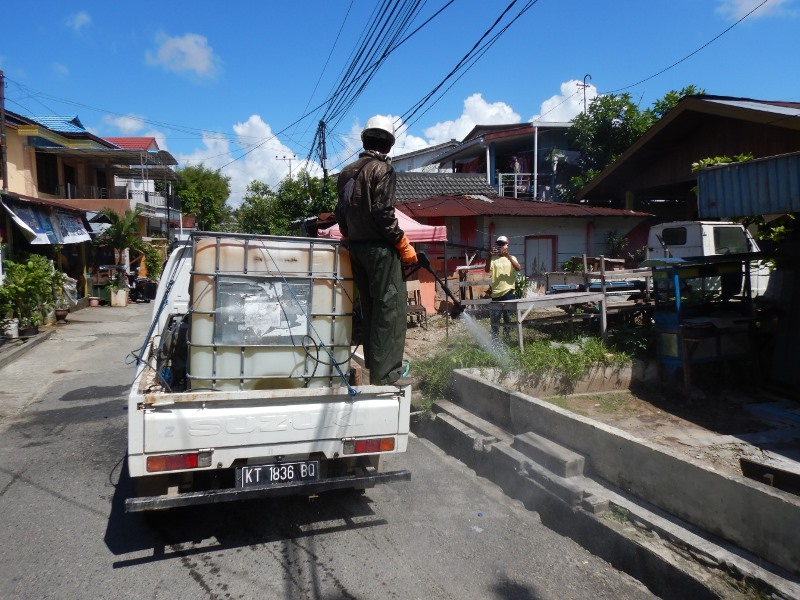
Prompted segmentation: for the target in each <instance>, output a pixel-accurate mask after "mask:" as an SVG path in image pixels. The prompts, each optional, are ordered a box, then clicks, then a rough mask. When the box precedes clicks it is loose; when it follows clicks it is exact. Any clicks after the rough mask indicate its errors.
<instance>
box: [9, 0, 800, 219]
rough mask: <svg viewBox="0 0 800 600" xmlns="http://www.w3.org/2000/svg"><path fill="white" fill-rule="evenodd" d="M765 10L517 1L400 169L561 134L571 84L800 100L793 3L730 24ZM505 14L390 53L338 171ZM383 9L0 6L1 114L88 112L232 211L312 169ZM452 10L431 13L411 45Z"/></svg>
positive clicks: (404, 137)
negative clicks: (418, 159)
mask: <svg viewBox="0 0 800 600" xmlns="http://www.w3.org/2000/svg"><path fill="white" fill-rule="evenodd" d="M762 2H764V0H670V1H669V2H666V1H662V2H656V1H653V0H538V1H534V2H533V3H532V5H531V0H519V1H518V2H516V3H515V4H514V5H513V6H512V7H511V9H510V10H509V11H508V12H507V13H506V15H505V16H504V17H503V18H502V19H501V20H500V23H499V27H504V26H506V25H509V26H508V29H507V30H506V31H505V32H504V33H503V34H502V35H501V36H500V37H499V38H498V39H497V40H496V42H495V43H494V44H492V45H491V47H489V48H488V49H487V50H486V51H485V53H483V54H482V56H481V57H480V58H479V59H478V60H477V61H476V62H474V64H473V65H472V66H471V67H470V68H469V69H468V70H465V71H461V72H459V75H460V77H459V78H458V79H457V80H456V79H451V80H449V81H447V82H446V83H445V84H444V85H443V86H442V88H440V92H439V94H437V95H435V96H433V100H434V101H432V102H428V103H426V104H425V105H424V107H423V108H422V109H421V110H420V111H418V112H417V113H416V114H415V115H414V116H413V118H412V119H410V120H408V121H407V122H406V123H405V125H406V127H404V128H403V130H402V131H403V132H402V134H401V135H400V136H399V138H398V142H397V145H396V147H395V149H394V154H402V153H404V152H408V151H411V150H416V149H419V148H422V147H425V146H426V145H432V144H437V143H441V142H444V141H447V140H449V139H461V138H463V136H464V135H465V134H466V133H468V132H469V130H470V129H472V127H473V126H474V125H476V124H493V123H515V122H524V121H530V120H532V119H536V118H540V119H542V120H550V121H568V120H570V119H571V118H573V117H574V116H575V115H576V114H577V113H578V112H579V111H580V110H581V108H582V106H583V91H582V90H581V88H579V87H578V86H577V84H578V83H581V82H582V81H583V79H584V77H585V76H587V75H588V76H589V77H587V78H586V81H587V83H589V84H590V86H591V87H589V88H587V100H588V101H590V100H591V98H592V97H593V96H594V95H595V94H597V93H600V94H602V93H610V92H619V91H627V92H629V93H630V94H631V95H632V97H633V98H634V100H635V101H636V102H639V103H640V104H641V106H642V107H647V106H650V105H651V104H652V102H653V101H654V100H657V99H658V98H660V97H662V96H663V95H664V94H665V93H666V92H668V91H669V90H673V89H680V88H682V87H684V86H686V85H689V84H694V85H696V86H698V87H701V88H704V89H705V90H706V92H707V93H709V94H716V95H728V96H740V97H750V98H758V99H768V100H788V101H800V75H799V74H798V68H797V66H796V60H795V57H796V54H797V37H798V32H799V31H800V27H799V26H800V0H767V1H766V2H765V3H764V4H763V5H762V6H760V7H759V8H758V9H757V10H756V11H755V12H753V13H752V14H750V15H749V16H748V17H747V18H745V19H744V20H743V21H742V22H740V23H738V24H735V23H736V21H737V20H739V19H740V18H742V17H744V16H745V15H746V14H747V13H748V12H750V11H751V10H753V9H754V8H756V7H757V6H759V5H760V4H762ZM510 3H511V0H502V1H500V2H492V1H489V2H487V1H486V0H455V1H454V2H452V4H450V5H449V6H447V8H445V9H444V11H443V12H442V13H441V14H439V15H438V16H437V17H435V18H434V19H433V20H432V21H431V22H430V23H428V24H427V25H425V26H424V27H422V28H421V29H420V30H419V31H418V32H416V33H414V35H412V36H411V37H409V38H408V40H407V41H405V42H404V43H403V44H402V45H400V46H399V47H398V48H396V49H395V50H394V51H393V52H392V53H391V54H390V55H389V56H388V57H387V58H386V60H385V61H384V62H383V63H382V65H381V66H380V69H379V70H378V71H377V73H376V74H375V76H374V77H373V78H372V79H371V80H370V82H369V84H368V85H367V86H366V88H365V89H364V90H363V92H362V93H361V94H360V95H359V96H358V98H357V99H356V100H355V102H353V103H352V105H350V104H348V105H347V106H345V107H343V109H342V111H341V114H339V115H338V116H337V118H336V119H335V121H336V122H335V123H332V124H331V125H333V127H332V129H330V130H329V131H328V132H327V141H328V156H329V159H330V160H329V168H330V169H331V170H332V171H336V170H338V169H339V168H340V167H341V165H342V163H343V162H346V161H347V160H349V158H350V157H351V156H352V154H353V152H355V151H357V150H358V148H359V139H358V133H359V132H360V129H361V127H362V126H363V124H364V122H365V121H366V120H367V119H368V118H369V117H370V116H372V115H374V114H384V115H390V116H393V117H400V116H402V115H405V114H408V113H409V112H410V109H412V107H414V106H415V105H416V103H418V102H419V101H420V100H422V99H423V98H424V97H425V96H426V95H427V94H428V93H429V92H431V91H432V90H433V89H434V88H435V86H437V85H438V84H439V83H440V82H442V80H443V79H444V78H445V77H446V76H447V74H448V73H449V72H450V71H451V70H452V69H453V68H454V67H455V66H456V65H457V64H458V62H459V60H460V59H461V58H462V57H463V56H464V55H466V54H467V53H468V52H469V51H470V49H471V48H472V47H473V45H474V44H475V43H476V42H477V41H478V40H479V39H480V38H481V36H482V35H483V34H484V32H486V31H487V30H488V29H490V27H491V26H492V24H493V23H494V21H495V20H496V19H498V17H500V16H501V13H502V12H503V11H504V10H505V9H506V7H507V6H508V5H509V4H510ZM377 4H378V3H377V2H376V1H369V0H324V1H317V0H308V1H302V0H298V1H295V2H238V3H236V2H229V3H222V2H209V1H206V0H194V1H193V2H191V3H178V2H163V1H162V2H151V1H149V0H141V1H140V2H138V3H136V4H135V5H120V4H118V3H109V2H99V1H97V2H95V1H85V2H80V1H78V2H61V1H55V0H42V1H39V2H34V3H23V2H14V3H11V5H10V6H6V7H4V9H3V15H4V23H5V26H4V33H3V43H2V45H1V46H0V69H2V70H3V71H4V72H5V76H6V89H5V95H6V108H7V109H8V110H11V111H14V112H17V113H21V114H24V115H77V116H79V117H80V119H81V121H82V122H83V124H84V125H85V126H86V127H87V128H88V129H89V130H90V131H92V132H93V133H95V134H97V135H100V136H145V135H152V136H155V137H156V138H157V139H158V142H159V144H160V146H161V147H162V148H165V149H167V150H169V151H170V152H171V153H172V154H173V155H174V156H175V157H176V158H177V159H178V160H179V161H180V163H181V165H187V164H197V163H198V162H203V163H204V164H205V165H206V166H208V167H212V168H221V169H222V172H223V173H224V174H225V175H227V176H230V177H231V189H232V196H231V203H232V204H233V205H236V204H238V202H240V199H241V196H242V194H243V193H244V191H245V189H246V186H247V184H248V182H249V181H251V180H253V179H258V180H260V181H263V182H266V183H268V184H269V185H273V186H274V185H275V184H277V183H278V182H279V181H280V179H281V178H283V177H285V176H286V175H287V174H288V172H289V168H290V166H291V168H292V170H293V171H296V169H297V168H299V167H300V166H301V165H304V164H306V163H304V161H305V159H306V158H307V157H308V156H309V155H311V150H312V149H311V148H310V145H311V143H312V141H313V139H314V133H315V131H316V128H317V123H318V121H319V120H320V118H322V114H323V113H322V110H321V109H318V107H321V106H322V107H324V106H325V104H324V103H325V101H326V99H327V98H328V97H329V96H330V95H331V94H332V92H333V90H334V89H335V88H336V86H337V84H338V83H339V82H340V81H341V80H342V78H343V73H344V70H345V68H346V66H347V65H348V64H349V62H350V60H351V57H352V53H353V51H354V49H355V48H356V47H357V45H358V44H359V42H360V40H362V39H363V36H364V35H365V28H367V27H368V25H369V24H370V23H371V22H372V21H373V19H374V14H373V10H374V8H375V6H376V5H377ZM446 4H447V0H428V1H427V2H424V3H422V8H421V10H420V11H419V13H418V14H417V16H416V18H415V20H414V21H413V22H412V23H411V25H410V27H409V29H407V30H406V33H405V34H404V35H408V34H409V33H411V32H412V31H414V30H415V29H416V28H418V27H419V26H420V25H422V24H423V22H424V21H425V20H426V19H428V18H429V17H431V16H432V15H434V13H436V12H437V11H438V10H439V9H440V8H442V7H444V6H445V5H446ZM528 5H531V6H530V7H529V8H528V9H527V10H526V11H524V13H523V14H522V15H521V16H519V18H518V19H516V20H515V21H514V22H513V23H512V22H511V21H512V19H513V17H515V16H517V14H518V13H519V12H520V11H521V10H522V9H523V8H525V7H526V6H528ZM734 24H735V25H734ZM731 26H733V27H732V28H731V29H730V30H729V31H727V32H726V33H724V34H723V32H725V30H726V29H728V28H730V27H731ZM493 31H497V28H496V29H494V30H493ZM720 34H723V35H721V36H720ZM717 36H720V37H718V39H716V40H715V39H714V38H717ZM712 40H713V41H712ZM706 44H708V45H707V46H705V47H703V46H704V45H706ZM693 53H694V54H693ZM690 55H691V56H690ZM687 57H688V58H687ZM683 59H685V60H683ZM675 63H679V64H677V65H675V66H673V67H672V68H668V67H671V66H672V65H674V64H675ZM665 69H666V71H664V72H663V73H660V72H661V71H663V70H665ZM659 73H660V74H659ZM345 109H346V110H345ZM290 159H291V160H290ZM307 167H308V168H309V169H310V170H311V171H312V172H314V173H317V172H318V168H319V167H318V165H317V164H316V163H312V164H308V165H307Z"/></svg>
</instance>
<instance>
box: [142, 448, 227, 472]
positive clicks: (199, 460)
mask: <svg viewBox="0 0 800 600" xmlns="http://www.w3.org/2000/svg"><path fill="white" fill-rule="evenodd" d="M210 466H211V452H189V453H186V454H162V455H159V456H148V457H147V472H148V473H157V472H159V471H179V470H181V469H201V468H204V467H210Z"/></svg>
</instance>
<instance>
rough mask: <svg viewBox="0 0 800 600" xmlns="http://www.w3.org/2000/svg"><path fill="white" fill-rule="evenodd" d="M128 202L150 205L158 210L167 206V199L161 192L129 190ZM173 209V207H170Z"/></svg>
mask: <svg viewBox="0 0 800 600" xmlns="http://www.w3.org/2000/svg"><path fill="white" fill-rule="evenodd" d="M128 200H131V201H133V202H140V203H142V204H149V205H150V206H154V207H156V208H165V207H166V206H167V197H166V196H164V195H163V194H161V193H159V192H147V191H145V190H128ZM170 208H172V207H170Z"/></svg>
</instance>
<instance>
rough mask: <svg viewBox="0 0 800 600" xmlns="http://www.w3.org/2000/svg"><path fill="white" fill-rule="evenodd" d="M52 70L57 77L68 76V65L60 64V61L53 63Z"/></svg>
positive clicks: (63, 77)
mask: <svg viewBox="0 0 800 600" xmlns="http://www.w3.org/2000/svg"><path fill="white" fill-rule="evenodd" d="M53 72H54V73H55V74H56V76H57V77H58V78H59V79H65V78H66V77H69V67H68V66H66V65H62V64H61V63H57V62H55V63H53Z"/></svg>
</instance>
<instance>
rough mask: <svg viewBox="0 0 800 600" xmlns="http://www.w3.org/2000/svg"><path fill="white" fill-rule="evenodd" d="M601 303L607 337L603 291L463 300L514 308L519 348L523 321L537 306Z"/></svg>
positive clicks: (603, 332)
mask: <svg viewBox="0 0 800 600" xmlns="http://www.w3.org/2000/svg"><path fill="white" fill-rule="evenodd" d="M593 302H599V303H600V333H601V335H602V336H603V339H604V340H605V339H606V295H605V294H604V293H603V292H566V293H563V294H545V295H543V296H532V297H530V298H520V299H515V300H502V301H492V300H488V299H483V300H462V301H461V304H463V305H464V306H480V307H483V308H488V309H489V310H514V311H516V313H517V334H518V336H517V337H518V339H519V350H520V352H522V350H523V348H524V344H523V339H522V322H523V321H524V320H525V318H526V317H527V316H528V315H529V314H530V312H531V311H532V310H534V309H537V308H551V307H554V306H569V305H570V304H591V303H593Z"/></svg>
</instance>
